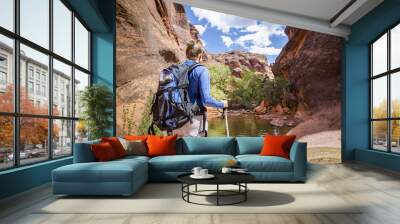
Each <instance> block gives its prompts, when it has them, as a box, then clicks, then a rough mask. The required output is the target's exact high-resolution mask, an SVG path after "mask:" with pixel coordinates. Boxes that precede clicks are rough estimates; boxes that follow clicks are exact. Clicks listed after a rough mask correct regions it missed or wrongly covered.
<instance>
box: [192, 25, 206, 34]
mask: <svg viewBox="0 0 400 224" xmlns="http://www.w3.org/2000/svg"><path fill="white" fill-rule="evenodd" d="M194 27H196V29H197V31H199V34H200V35H202V34H203V33H204V32H205V31H206V29H207V25H205V26H203V25H200V24H198V25H194Z"/></svg>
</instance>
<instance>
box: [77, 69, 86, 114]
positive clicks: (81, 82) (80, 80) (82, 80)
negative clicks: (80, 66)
mask: <svg viewBox="0 0 400 224" xmlns="http://www.w3.org/2000/svg"><path fill="white" fill-rule="evenodd" d="M87 86H89V74H86V73H84V72H81V71H79V70H75V117H79V116H80V114H81V107H80V106H79V103H80V95H81V94H80V93H81V92H82V91H83V90H84V89H85V88H86V87H87Z"/></svg>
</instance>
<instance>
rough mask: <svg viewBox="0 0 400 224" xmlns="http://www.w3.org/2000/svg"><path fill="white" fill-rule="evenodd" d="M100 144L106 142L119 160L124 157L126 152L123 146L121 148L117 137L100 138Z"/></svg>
mask: <svg viewBox="0 0 400 224" xmlns="http://www.w3.org/2000/svg"><path fill="white" fill-rule="evenodd" d="M101 142H108V143H110V145H111V146H112V148H113V149H114V152H115V155H116V156H117V158H121V157H124V156H126V151H125V149H124V146H122V144H121V142H120V141H119V139H118V138H117V137H110V138H101Z"/></svg>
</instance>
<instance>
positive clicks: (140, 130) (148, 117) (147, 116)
mask: <svg viewBox="0 0 400 224" xmlns="http://www.w3.org/2000/svg"><path fill="white" fill-rule="evenodd" d="M152 104H153V94H150V95H149V96H148V97H147V99H146V105H145V108H144V111H143V117H142V120H141V121H140V122H139V125H138V127H137V130H136V134H138V135H147V134H148V133H147V131H148V128H149V127H150V125H151V122H152V121H153V117H152V114H151V106H152ZM154 132H155V134H156V135H160V136H162V135H164V133H163V132H162V131H161V130H160V129H158V128H157V127H156V126H154Z"/></svg>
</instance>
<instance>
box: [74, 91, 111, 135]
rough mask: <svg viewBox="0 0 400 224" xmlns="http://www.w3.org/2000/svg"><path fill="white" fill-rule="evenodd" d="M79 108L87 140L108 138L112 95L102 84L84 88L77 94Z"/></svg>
mask: <svg viewBox="0 0 400 224" xmlns="http://www.w3.org/2000/svg"><path fill="white" fill-rule="evenodd" d="M79 95H80V98H79V103H80V104H79V107H80V108H82V114H81V115H82V116H81V117H82V119H83V120H84V121H85V124H86V125H87V128H88V134H89V139H98V138H101V137H104V136H110V133H109V131H108V130H109V129H110V127H111V126H112V120H111V119H110V117H112V113H113V112H112V111H113V110H112V108H113V94H112V92H111V91H110V89H109V88H108V87H107V86H105V85H102V84H94V85H92V86H89V87H86V88H85V89H84V90H83V91H82V92H80V93H79Z"/></svg>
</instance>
